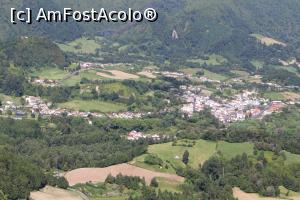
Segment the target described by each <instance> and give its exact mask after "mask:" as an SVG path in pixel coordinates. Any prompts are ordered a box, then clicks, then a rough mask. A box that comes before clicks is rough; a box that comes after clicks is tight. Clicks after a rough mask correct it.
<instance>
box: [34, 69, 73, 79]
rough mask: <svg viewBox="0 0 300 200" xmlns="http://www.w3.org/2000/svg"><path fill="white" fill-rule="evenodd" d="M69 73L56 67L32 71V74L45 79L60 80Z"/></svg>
mask: <svg viewBox="0 0 300 200" xmlns="http://www.w3.org/2000/svg"><path fill="white" fill-rule="evenodd" d="M68 74H69V73H68V72H66V71H64V70H62V69H59V68H55V67H52V68H50V67H48V68H42V69H39V70H36V71H34V72H32V74H31V75H32V76H37V77H39V78H43V79H51V80H60V79H62V78H64V77H65V76H67V75H68Z"/></svg>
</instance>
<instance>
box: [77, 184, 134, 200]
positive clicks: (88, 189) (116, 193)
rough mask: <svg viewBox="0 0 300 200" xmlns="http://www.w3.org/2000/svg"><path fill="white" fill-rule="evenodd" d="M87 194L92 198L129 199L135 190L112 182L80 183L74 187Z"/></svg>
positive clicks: (105, 199)
mask: <svg viewBox="0 0 300 200" xmlns="http://www.w3.org/2000/svg"><path fill="white" fill-rule="evenodd" d="M73 188H74V189H75V190H78V191H80V192H82V193H84V194H86V195H87V196H88V197H89V199H90V200H123V199H127V198H128V197H129V195H130V194H134V193H135V192H134V191H131V190H128V189H126V188H122V189H121V187H120V186H118V185H111V184H104V183H99V184H80V185H76V186H74V187H73Z"/></svg>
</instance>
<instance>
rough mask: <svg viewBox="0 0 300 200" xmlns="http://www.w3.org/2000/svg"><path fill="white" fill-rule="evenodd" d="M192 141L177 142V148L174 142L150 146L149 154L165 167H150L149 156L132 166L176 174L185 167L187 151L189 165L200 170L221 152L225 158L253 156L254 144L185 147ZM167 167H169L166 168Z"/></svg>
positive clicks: (199, 142) (198, 142) (205, 143)
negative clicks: (242, 155)
mask: <svg viewBox="0 0 300 200" xmlns="http://www.w3.org/2000/svg"><path fill="white" fill-rule="evenodd" d="M192 142H193V141H191V140H180V141H177V143H176V146H174V145H172V144H173V143H172V142H169V143H165V144H156V145H150V146H149V148H148V152H147V154H152V155H157V156H158V157H159V158H160V159H162V160H163V162H164V163H163V165H162V166H159V165H149V164H147V163H145V162H144V161H145V157H146V155H147V154H144V155H142V156H139V157H137V158H135V159H134V160H133V161H132V164H134V165H136V166H139V167H142V168H146V169H149V170H154V171H159V172H168V173H175V169H174V168H177V167H184V164H183V163H182V155H183V153H184V151H185V150H188V151H189V154H190V156H189V160H190V162H189V165H190V166H191V167H193V168H198V167H199V164H203V163H204V162H205V161H206V160H208V159H209V158H210V157H211V156H213V155H217V152H219V153H220V154H221V155H222V156H223V157H224V158H226V159H231V158H233V157H235V156H237V155H241V154H243V153H246V154H248V155H253V146H254V145H253V144H252V143H249V142H246V143H228V142H223V141H220V142H212V141H206V140H196V141H195V145H194V146H193V147H187V146H183V144H192ZM166 166H167V167H166Z"/></svg>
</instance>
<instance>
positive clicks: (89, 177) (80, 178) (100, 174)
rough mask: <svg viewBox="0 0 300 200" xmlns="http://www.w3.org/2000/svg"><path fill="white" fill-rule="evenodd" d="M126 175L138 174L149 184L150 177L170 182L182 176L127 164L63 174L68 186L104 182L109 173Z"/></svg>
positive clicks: (179, 179)
mask: <svg viewBox="0 0 300 200" xmlns="http://www.w3.org/2000/svg"><path fill="white" fill-rule="evenodd" d="M120 173H121V174H123V175H127V176H139V177H143V178H145V181H146V183H147V184H150V182H151V180H152V178H154V177H161V178H165V179H166V180H168V181H171V182H178V183H180V182H183V180H184V178H183V177H180V176H177V175H173V174H167V173H159V172H153V171H150V170H146V169H142V168H139V167H136V166H133V165H129V164H119V165H114V166H110V167H106V168H81V169H76V170H73V171H70V172H68V173H66V174H65V178H66V180H67V181H68V182H69V184H70V186H74V185H76V184H79V183H88V182H92V183H98V182H104V181H105V179H106V177H107V176H108V175H109V174H111V175H112V176H117V175H118V174H120Z"/></svg>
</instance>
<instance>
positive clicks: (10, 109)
mask: <svg viewBox="0 0 300 200" xmlns="http://www.w3.org/2000/svg"><path fill="white" fill-rule="evenodd" d="M24 99H25V105H16V104H15V103H14V102H12V101H6V102H3V105H2V106H1V107H0V112H1V113H10V115H11V114H12V113H15V116H14V117H13V118H15V119H22V118H25V117H26V116H27V114H28V113H29V114H33V115H40V116H41V117H49V116H61V115H66V116H70V117H83V118H86V119H89V118H93V117H94V118H101V117H108V118H111V119H134V118H141V117H143V116H144V115H146V114H151V113H141V112H119V113H105V114H104V113H97V112H81V111H73V110H69V109H64V108H51V106H52V103H46V102H45V101H44V100H43V99H42V98H40V97H34V96H27V97H24ZM89 123H92V122H91V121H90V120H89Z"/></svg>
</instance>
